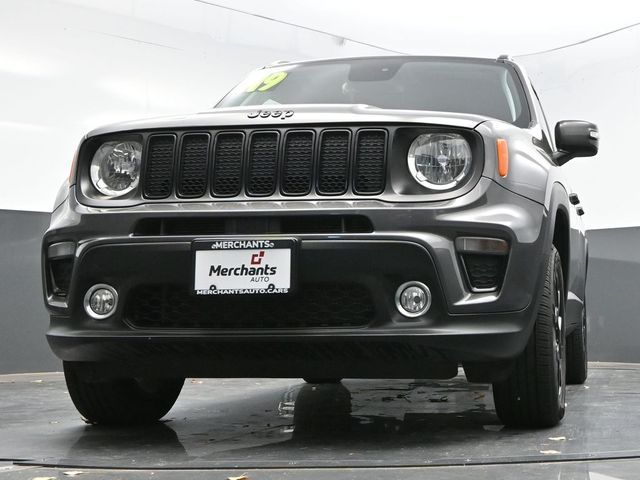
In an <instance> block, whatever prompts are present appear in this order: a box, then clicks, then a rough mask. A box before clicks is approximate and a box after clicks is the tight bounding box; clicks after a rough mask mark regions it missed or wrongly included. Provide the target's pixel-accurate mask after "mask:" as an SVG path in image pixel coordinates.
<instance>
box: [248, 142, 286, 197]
mask: <svg viewBox="0 0 640 480" xmlns="http://www.w3.org/2000/svg"><path fill="white" fill-rule="evenodd" d="M277 167H278V134H277V133H275V132H264V133H263V132H260V133H255V134H253V135H252V136H251V142H250V145H249V166H248V167H247V193H248V194H249V195H253V196H256V197H257V196H260V197H265V196H268V195H273V192H274V191H275V189H276V169H277Z"/></svg>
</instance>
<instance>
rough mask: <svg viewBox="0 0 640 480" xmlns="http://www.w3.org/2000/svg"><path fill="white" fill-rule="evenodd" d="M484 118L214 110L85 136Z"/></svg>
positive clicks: (476, 119) (472, 123) (273, 108)
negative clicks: (273, 114) (176, 130)
mask: <svg viewBox="0 0 640 480" xmlns="http://www.w3.org/2000/svg"><path fill="white" fill-rule="evenodd" d="M259 111H265V112H293V113H292V114H290V115H287V116H284V115H280V116H279V117H273V116H271V115H269V116H268V117H262V116H259V115H257V112H259ZM485 120H487V117H482V116H480V115H471V114H464V113H449V112H431V111H423V110H387V109H382V108H377V107H373V106H370V105H344V104H335V105H333V104H331V105H330V104H319V105H308V104H305V105H259V106H250V107H231V108H215V109H213V110H210V111H207V112H202V113H194V114H191V115H177V116H170V117H158V118H150V119H145V120H136V121H131V122H121V123H115V124H112V125H107V126H104V127H100V128H97V129H95V130H93V131H91V132H90V133H89V134H88V136H95V135H103V134H106V133H114V132H123V131H131V130H152V129H183V128H194V127H195V128H198V127H202V128H211V127H213V128H215V127H285V126H294V125H314V124H319V125H322V124H336V123H381V124H385V123H386V124H394V123H395V124H397V123H416V124H422V125H424V124H428V125H446V126H451V127H461V128H469V129H473V128H475V127H476V126H477V125H479V124H480V123H482V122H484V121H485Z"/></svg>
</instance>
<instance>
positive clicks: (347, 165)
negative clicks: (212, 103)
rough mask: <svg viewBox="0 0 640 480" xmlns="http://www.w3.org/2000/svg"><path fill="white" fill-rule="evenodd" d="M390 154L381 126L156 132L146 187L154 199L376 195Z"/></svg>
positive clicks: (150, 147) (149, 152) (147, 161)
mask: <svg viewBox="0 0 640 480" xmlns="http://www.w3.org/2000/svg"><path fill="white" fill-rule="evenodd" d="M352 144H353V145H352ZM211 145H213V147H211ZM386 156H387V133H386V131H385V130H383V129H380V128H341V129H337V128H336V129H331V128H329V129H324V130H321V129H317V128H307V129H279V130H276V129H273V130H271V131H267V130H263V131H261V130H257V131H253V130H251V129H247V130H242V131H239V130H237V131H229V130H226V131H225V130H223V131H220V132H216V131H211V132H185V133H183V134H180V133H168V132H167V133H155V134H152V135H151V136H150V137H149V140H148V142H147V147H146V158H145V164H144V167H143V168H144V174H143V178H142V191H143V194H144V196H145V197H146V198H150V199H165V198H168V197H170V196H171V195H172V194H174V195H175V196H177V197H180V198H202V197H205V196H209V198H210V196H213V197H236V196H240V195H243V194H246V195H249V196H253V197H266V196H271V195H274V194H276V193H277V192H278V193H280V194H282V195H286V196H305V195H310V194H313V193H319V194H321V195H342V194H345V193H346V192H347V191H348V190H352V191H353V192H354V193H356V194H359V195H376V194H380V193H382V192H383V191H384V189H385V185H386V163H387V158H386ZM174 165H175V166H174ZM174 188H175V191H174Z"/></svg>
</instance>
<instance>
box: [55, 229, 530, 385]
mask: <svg viewBox="0 0 640 480" xmlns="http://www.w3.org/2000/svg"><path fill="white" fill-rule="evenodd" d="M192 255H193V253H192V249H191V241H166V240H163V241H159V240H154V241H151V240H149V239H136V240H135V241H133V240H132V239H118V240H115V239H111V240H101V241H94V242H91V243H90V244H87V245H86V246H85V247H84V248H82V249H81V250H80V252H79V254H78V258H77V260H76V262H75V265H74V272H73V275H72V278H73V281H72V285H71V289H70V291H71V295H70V296H69V298H68V299H67V300H68V305H69V308H68V310H69V313H68V314H66V315H64V314H62V315H61V314H54V315H52V317H51V329H50V331H49V333H48V340H49V343H50V345H51V347H52V348H53V350H54V352H55V353H56V354H57V355H58V356H59V357H60V358H62V359H63V360H66V361H77V362H93V363H94V364H95V365H94V366H95V368H97V365H98V364H101V365H103V367H104V370H105V371H108V372H111V373H114V372H123V373H124V372H127V373H128V374H132V373H133V372H136V374H137V375H154V374H162V375H179V376H212V377H216V376H219V377H252V376H258V377H268V376H273V377H302V376H304V377H309V376H327V377H396V378H406V377H449V376H452V375H455V373H456V372H457V366H458V364H459V363H469V364H473V365H485V366H489V367H491V368H489V369H490V370H491V369H494V368H493V367H495V368H497V369H498V370H499V369H500V368H499V367H500V365H502V364H503V363H504V362H508V361H509V360H510V359H512V358H514V357H515V356H516V355H517V354H518V353H519V352H521V351H522V350H523V349H524V346H525V344H526V342H527V339H528V336H529V332H530V329H531V326H532V323H533V318H534V313H535V303H534V302H530V303H529V304H528V305H527V306H525V308H523V309H520V310H518V311H503V312H493V313H476V314H452V313H450V312H449V310H448V308H447V302H446V300H445V295H444V292H443V289H442V282H441V279H440V276H439V273H438V269H437V268H436V265H435V263H434V261H433V258H432V255H431V253H430V252H429V249H428V248H427V247H426V246H424V245H421V244H420V243H419V242H418V241H416V240H415V239H414V241H409V240H399V239H391V238H387V239H382V238H378V239H369V240H366V239H349V240H347V239H339V240H332V239H324V240H303V241H301V242H300V248H299V251H298V253H297V274H296V276H295V280H296V283H297V288H296V291H294V293H292V294H290V295H287V296H284V297H280V298H277V297H276V296H274V295H272V296H269V297H268V298H264V297H259V296H258V297H255V296H254V297H247V296H232V297H228V296H227V297H216V298H210V297H205V298H202V297H196V296H191V295H190V293H189V289H190V285H191V280H192V276H193V267H192ZM412 280H416V281H420V282H422V283H424V284H426V285H427V286H428V287H429V288H430V290H431V293H432V296H433V298H432V304H431V307H430V309H429V310H428V312H426V313H425V314H423V315H421V316H420V317H417V318H408V317H405V316H403V315H402V314H401V313H400V312H399V311H398V309H397V307H396V304H395V292H396V290H397V288H398V287H399V286H400V285H401V284H403V283H405V282H408V281H412ZM97 283H107V284H109V285H112V286H113V287H115V288H116V289H117V291H118V294H119V297H120V302H119V304H118V308H117V311H116V313H115V314H114V315H113V316H112V317H110V318H108V319H105V320H96V319H93V318H91V317H90V316H88V315H87V314H86V312H85V311H84V307H83V301H82V297H83V294H84V292H86V291H87V290H88V289H89V288H90V287H91V286H92V285H94V284H97ZM355 287H357V290H354V288H355ZM141 289H142V291H143V292H147V296H146V297H145V298H144V301H143V300H142V299H141V296H140V295H141V293H140V292H141ZM149 292H150V293H149ZM310 292H315V293H313V295H312V294H311V293H310ZM345 292H346V293H345ZM305 295H306V297H305ZM309 296H311V300H309ZM234 312H235V313H234ZM318 312H320V313H318ZM103 373H104V372H103Z"/></svg>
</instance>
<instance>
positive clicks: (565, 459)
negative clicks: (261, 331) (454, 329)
mask: <svg viewBox="0 0 640 480" xmlns="http://www.w3.org/2000/svg"><path fill="white" fill-rule="evenodd" d="M567 401H568V404H569V406H568V414H567V416H566V417H565V420H564V421H563V423H562V424H561V425H560V426H558V427H556V428H553V429H547V430H533V431H526V430H511V429H506V428H503V426H502V425H500V423H499V420H498V418H497V417H496V415H495V412H494V409H493V404H492V401H491V391H490V389H489V388H488V387H487V386H485V385H470V384H467V383H466V381H465V380H464V378H463V377H457V378H455V379H453V380H450V381H418V380H413V381H411V380H346V381H344V382H343V383H342V384H337V385H308V384H305V383H303V382H302V381H301V380H299V379H285V380H271V379H237V380H235V379H234V380H213V379H202V380H200V379H196V380H187V383H186V385H185V389H184V391H183V393H182V396H181V397H180V399H179V400H178V403H177V404H176V406H175V407H174V409H173V410H172V411H171V412H170V413H169V415H168V416H167V417H166V418H165V421H164V422H162V423H159V424H157V425H155V426H152V427H146V428H117V429H116V428H101V427H96V426H90V425H85V424H84V423H83V422H82V420H81V419H80V417H79V415H78V414H77V413H76V412H75V410H74V409H73V406H72V405H71V402H70V400H69V399H68V397H67V394H66V390H65V385H64V381H63V378H62V376H61V375H59V374H46V375H36V374H30V375H15V376H4V377H0V474H2V477H0V478H1V479H2V480H4V479H7V480H8V479H13V478H33V477H36V476H56V474H54V475H51V473H52V472H56V471H57V472H58V473H60V472H62V471H63V470H64V469H65V468H66V469H82V468H85V469H86V468H102V469H107V470H108V469H109V468H113V467H116V468H129V469H147V470H145V472H147V474H148V472H149V470H153V471H154V472H155V476H154V478H160V474H161V472H160V470H163V469H215V470H214V471H215V472H217V473H216V475H215V476H208V477H207V478H226V477H227V476H233V475H237V474H238V471H235V474H234V472H231V471H226V470H227V469H242V471H243V472H244V471H245V470H247V469H249V470H250V469H264V468H270V469H273V470H260V473H259V474H258V473H254V475H253V476H252V477H251V478H265V479H267V478H282V475H283V473H284V472H285V470H289V471H291V469H300V468H305V474H304V478H335V476H336V475H337V474H336V473H335V470H333V472H334V473H333V474H332V473H331V471H332V469H341V470H340V472H342V473H341V474H340V477H341V478H345V475H347V472H348V476H347V478H367V479H371V478H397V477H399V476H400V475H402V477H403V478H412V476H413V475H415V478H417V477H418V475H420V478H441V479H442V478H451V479H455V478H470V477H469V476H468V475H469V474H470V472H471V471H470V470H469V469H470V468H473V472H474V474H473V476H474V477H475V478H476V479H483V478H502V476H503V475H504V478H506V477H507V476H509V478H514V476H515V477H516V478H525V477H526V478H554V479H557V478H561V479H590V480H596V479H600V480H604V479H615V478H624V479H627V478H640V468H638V467H640V460H637V459H638V458H640V433H638V432H640V416H638V415H637V412H639V411H640V365H628V364H595V365H592V369H591V374H590V377H589V380H588V382H587V384H586V385H584V386H574V387H570V389H569V394H568V399H567ZM584 460H591V461H590V462H586V461H584ZM2 461H6V462H8V463H6V464H3V463H1V462H2ZM11 462H16V463H18V464H19V465H22V466H24V465H32V466H33V467H31V468H26V469H22V467H16V466H13V465H12V464H11ZM46 467H51V468H53V470H51V469H50V468H46ZM317 467H322V469H321V470H315V468H317ZM372 467H375V468H374V469H371V468H372ZM419 467H428V468H419ZM56 468H58V470H56ZM307 469H309V470H307ZM343 469H344V470H343ZM399 470H401V471H402V473H400V472H399ZM462 470H464V472H463V471H462ZM91 472H93V473H95V474H97V473H98V471H96V470H91ZM278 472H279V473H280V476H278ZM525 472H528V473H525ZM107 473H108V472H107V471H102V474H101V476H103V477H105V478H108V477H109V475H108V474H107ZM174 473H175V472H174ZM211 473H213V472H211ZM240 473H242V472H240ZM141 474H142V473H141V472H138V473H137V474H136V475H141ZM225 475H226V476H225ZM427 475H429V476H427ZM431 475H433V477H431ZM598 475H600V476H598ZM633 475H635V476H633ZM58 476H59V477H61V475H58ZM193 476H194V475H191V477H190V478H193ZM83 478H84V477H83ZM132 478H135V476H133V477H132ZM147 478H148V477H147Z"/></svg>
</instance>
